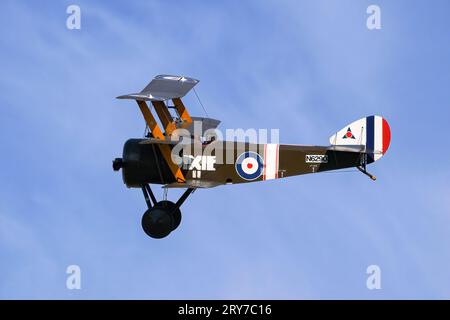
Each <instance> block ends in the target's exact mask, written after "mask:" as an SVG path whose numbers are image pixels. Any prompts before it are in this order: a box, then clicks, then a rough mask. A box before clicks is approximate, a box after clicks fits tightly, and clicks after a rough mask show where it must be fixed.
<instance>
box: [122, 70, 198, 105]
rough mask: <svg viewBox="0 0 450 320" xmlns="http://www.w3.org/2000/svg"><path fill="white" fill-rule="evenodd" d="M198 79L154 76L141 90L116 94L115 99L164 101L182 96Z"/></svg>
mask: <svg viewBox="0 0 450 320" xmlns="http://www.w3.org/2000/svg"><path fill="white" fill-rule="evenodd" d="M198 82H199V80H196V79H193V78H188V77H182V76H170V75H159V76H156V77H155V78H154V79H153V80H152V81H151V82H150V83H149V84H148V85H147V86H146V87H145V88H144V89H143V90H142V91H141V92H139V93H130V94H126V95H122V96H118V97H117V99H133V100H141V101H165V100H170V99H177V98H182V97H184V96H185V95H186V94H187V93H188V92H189V91H190V90H191V89H192V88H193V87H194V86H195V85H196V84H197V83H198Z"/></svg>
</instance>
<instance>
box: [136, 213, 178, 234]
mask: <svg viewBox="0 0 450 320" xmlns="http://www.w3.org/2000/svg"><path fill="white" fill-rule="evenodd" d="M141 224H142V229H144V232H145V233H146V234H147V235H148V236H149V237H152V238H154V239H161V238H164V237H167V236H168V235H169V234H170V233H171V232H172V230H173V226H174V218H173V216H172V215H171V214H169V211H168V210H165V208H162V207H157V206H155V207H153V208H151V209H148V210H147V211H145V213H144V215H143V216H142V221H141Z"/></svg>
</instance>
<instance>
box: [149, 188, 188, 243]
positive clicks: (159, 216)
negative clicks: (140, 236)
mask: <svg viewBox="0 0 450 320" xmlns="http://www.w3.org/2000/svg"><path fill="white" fill-rule="evenodd" d="M194 190H195V189H193V188H188V189H187V190H186V191H185V192H184V194H183V195H182V196H181V197H180V199H179V200H178V201H177V202H176V203H173V202H172V201H168V200H162V201H159V202H157V201H156V198H155V196H154V194H153V192H152V190H151V189H150V186H149V185H148V184H146V185H143V186H142V192H143V193H144V198H145V202H146V203H147V206H148V210H147V211H145V213H144V215H143V216H142V229H144V232H145V233H146V234H147V235H148V236H150V237H152V238H155V239H161V238H164V237H167V236H168V235H169V234H170V233H171V232H172V231H173V230H175V229H176V228H177V227H178V226H179V225H180V222H181V211H180V206H181V205H182V204H183V202H184V201H185V200H186V199H187V197H188V196H189V195H190V194H191V193H192V192H193V191H194ZM152 202H153V205H152Z"/></svg>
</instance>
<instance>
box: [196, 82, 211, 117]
mask: <svg viewBox="0 0 450 320" xmlns="http://www.w3.org/2000/svg"><path fill="white" fill-rule="evenodd" d="M192 89H193V90H194V93H195V96H196V97H197V100H198V102H199V103H200V105H201V106H202V108H203V111H204V112H205V114H206V116H207V117H208V118H209V115H208V112H206V109H205V107H204V106H203V103H202V101H201V100H200V97H199V96H198V94H197V91H196V90H195V88H192Z"/></svg>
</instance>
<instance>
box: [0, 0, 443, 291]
mask: <svg viewBox="0 0 450 320" xmlns="http://www.w3.org/2000/svg"><path fill="white" fill-rule="evenodd" d="M71 4H76V5H78V6H79V7H80V9H81V29H80V30H69V29H67V27H66V19H67V18H68V16H69V15H68V14H67V13H66V9H67V7H68V6H69V5H71ZM371 4H376V5H378V6H379V7H380V10H381V29H379V30H369V29H368V28H367V26H366V20H367V18H368V16H369V15H368V14H367V13H366V9H367V7H368V6H369V5H371ZM449 10H450V4H449V3H448V1H444V0H436V1H432V2H429V1H424V0H420V1H414V2H411V1H401V0H396V1H381V0H375V1H365V0H363V1H361V0H346V1H318V0H311V1H296V0H293V1H287V0H277V1H275V0H274V1H270V0H265V1H256V0H255V1H250V0H244V1H237V0H230V1H214V2H212V1H209V2H205V1H183V2H181V1H132V0H130V1H126V2H125V1H124V2H118V1H114V2H113V1H77V2H72V1H58V2H56V1H39V2H38V1H13V0H6V1H3V2H2V9H1V10H0V35H1V36H0V48H1V50H0V70H1V71H0V75H1V76H0V146H1V155H2V156H1V157H0V165H1V168H2V169H1V170H0V181H1V183H0V298H1V299H18V298H19V299H449V298H450V272H449V270H450V249H449V246H450V198H449V194H450V186H449V183H448V181H449V179H450V162H449V161H448V159H449V156H450V148H448V146H449V145H448V138H447V135H448V131H447V130H448V121H449V120H448V119H449V118H450V111H449V101H450V90H449V84H450V61H449V59H448V57H449V56H450V42H449V41H448V39H449V38H450V27H449V25H448V11H449ZM157 74H176V75H185V76H190V77H194V78H196V79H200V83H199V84H198V85H197V87H196V89H197V92H198V94H199V95H200V97H201V99H202V102H203V104H204V105H205V107H206V109H207V112H208V114H209V116H211V117H213V118H217V119H220V120H221V121H222V123H221V127H220V128H222V129H224V130H225V129H227V128H244V129H247V128H256V129H259V128H262V129H272V128H276V129H280V142H281V143H288V144H295V143H296V144H304V145H328V143H329V142H328V138H329V136H331V135H332V134H333V132H335V131H336V130H339V129H341V128H342V127H344V126H345V125H346V124H348V123H350V122H352V121H354V120H357V119H359V118H362V117H365V116H368V115H372V114H378V115H381V116H383V117H385V118H386V119H387V121H388V122H389V124H390V127H391V132H392V141H391V146H390V149H389V151H388V153H387V154H386V156H385V157H383V159H381V160H380V161H377V162H376V163H375V164H373V165H371V166H370V167H369V168H370V170H369V171H370V172H371V173H373V174H374V175H376V176H377V178H378V179H377V181H376V182H373V181H371V180H370V179H368V178H367V177H366V176H364V175H362V174H360V173H357V172H338V173H320V174H314V175H305V176H299V177H291V178H286V179H279V180H274V181H268V182H261V183H251V184H244V185H234V186H223V187H218V188H212V189H207V190H198V191H196V192H195V193H194V194H193V195H192V196H190V197H189V199H188V200H187V201H186V202H185V204H183V207H182V213H183V220H182V222H181V225H180V227H179V228H178V229H177V230H176V231H175V232H173V233H171V234H170V236H169V237H167V238H165V239H163V240H154V239H151V238H149V237H147V236H146V235H145V234H144V232H143V231H142V229H141V226H140V220H141V216H142V213H143V212H144V211H145V208H146V205H145V202H144V199H143V196H142V192H141V191H140V190H139V189H128V188H126V186H125V185H124V184H123V182H122V178H121V174H120V173H117V172H113V170H112V167H111V161H112V159H114V158H116V157H120V156H121V154H122V147H123V143H124V142H125V141H126V140H127V139H128V138H131V137H142V135H143V132H144V128H145V124H144V122H143V119H142V117H141V115H140V113H139V110H138V108H136V106H135V104H134V103H132V101H124V100H116V99H115V97H116V96H118V95H121V94H126V93H130V92H136V91H139V90H141V89H142V88H143V87H145V85H147V83H148V82H149V81H150V80H151V79H152V78H153V77H154V76H155V75H157ZM184 101H185V103H186V105H187V106H188V108H189V110H190V113H191V115H198V116H203V115H204V112H203V110H202V108H201V107H200V106H199V104H198V103H197V102H196V99H195V96H193V95H192V94H190V95H189V96H187V97H186V99H185V100H184ZM154 190H155V193H156V195H157V196H158V197H160V198H161V197H162V195H163V191H162V189H161V188H160V186H154ZM179 195H180V191H176V190H175V191H173V190H170V191H169V195H168V197H169V199H172V200H174V199H177V198H178V196H179ZM70 265H77V266H79V267H80V269H81V289H80V290H76V289H75V290H69V289H67V287H66V280H67V277H68V274H67V273H66V269H67V267H68V266H70ZM371 265H376V266H378V267H379V268H380V270H381V278H380V279H381V288H380V289H375V290H369V289H368V287H367V285H366V281H367V278H368V277H369V275H368V274H367V272H366V270H367V267H368V266H371Z"/></svg>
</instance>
